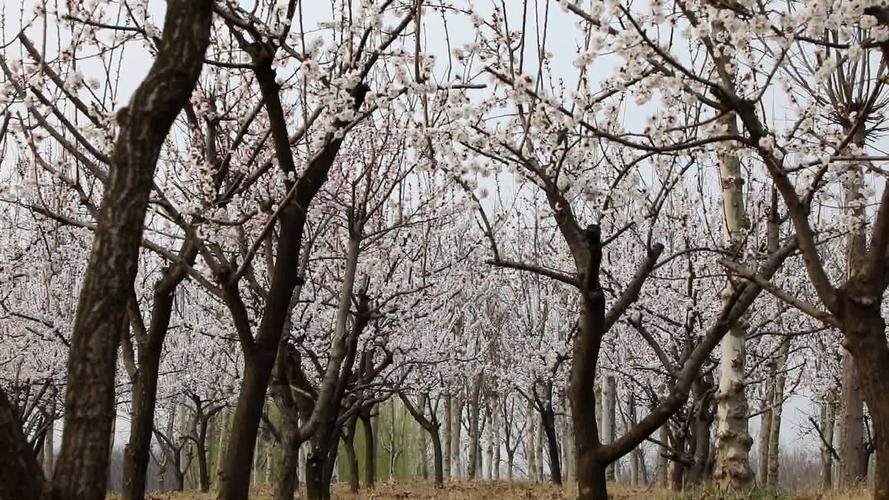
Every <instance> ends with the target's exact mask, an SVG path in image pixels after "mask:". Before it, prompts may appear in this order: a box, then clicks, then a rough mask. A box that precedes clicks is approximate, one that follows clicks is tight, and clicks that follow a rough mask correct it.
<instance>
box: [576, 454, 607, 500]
mask: <svg viewBox="0 0 889 500" xmlns="http://www.w3.org/2000/svg"><path fill="white" fill-rule="evenodd" d="M606 468H607V466H606V465H605V464H602V463H599V462H596V461H595V460H593V457H592V453H579V454H578V455H577V488H578V489H577V499H578V500H608V482H607V480H606V479H605V469H606Z"/></svg>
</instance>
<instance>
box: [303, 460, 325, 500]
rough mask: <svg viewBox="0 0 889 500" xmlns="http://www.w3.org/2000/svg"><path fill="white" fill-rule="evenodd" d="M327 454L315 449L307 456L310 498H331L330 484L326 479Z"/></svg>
mask: <svg viewBox="0 0 889 500" xmlns="http://www.w3.org/2000/svg"><path fill="white" fill-rule="evenodd" d="M326 459H327V456H326V454H323V456H322V454H316V452H315V451H314V450H313V451H312V453H311V454H309V456H308V457H307V458H306V472H305V476H306V478H305V483H306V498H308V499H309V500H330V484H329V483H328V482H327V481H325V477H324V476H325V474H324V462H325V461H326Z"/></svg>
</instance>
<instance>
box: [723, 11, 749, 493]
mask: <svg viewBox="0 0 889 500" xmlns="http://www.w3.org/2000/svg"><path fill="white" fill-rule="evenodd" d="M719 29H722V28H721V27H720V28H719ZM723 64H725V61H723ZM721 122H722V124H723V125H724V126H725V127H726V132H727V133H729V134H732V133H737V132H738V125H737V118H736V116H735V114H734V113H726V114H725V116H724V117H723V118H722V119H721ZM719 176H720V183H721V185H722V207H723V213H724V215H725V219H724V222H725V226H724V233H725V240H726V246H727V248H728V251H729V252H731V253H732V254H736V255H742V252H741V250H742V248H743V245H744V239H745V233H746V229H747V226H748V224H747V217H746V214H745V206H744V192H743V185H744V178H743V175H742V172H741V162H740V160H738V157H737V156H735V155H734V154H733V153H731V152H730V151H724V152H721V153H720V154H719ZM734 286H735V285H734V284H732V283H727V284H726V288H725V291H724V293H723V300H728V297H729V296H730V295H731V292H732V291H733V290H732V289H733V287H734ZM746 333H747V332H746V328H745V327H744V320H739V321H738V322H737V323H736V324H735V325H734V326H733V327H732V328H731V329H730V330H729V333H728V335H725V336H724V337H723V338H722V341H721V343H720V350H721V357H720V360H719V384H718V391H717V393H716V464H715V466H716V469H715V471H714V479H715V480H716V482H717V484H718V485H719V487H720V488H721V489H722V490H724V491H725V490H734V491H737V490H743V489H746V488H749V487H750V485H751V483H752V480H753V471H752V470H751V469H750V447H751V445H752V444H753V439H752V438H751V437H750V434H749V433H748V431H747V408H748V406H747V395H746V394H745V392H744V387H745V383H744V366H745V361H746V360H745V356H746V346H745V336H746Z"/></svg>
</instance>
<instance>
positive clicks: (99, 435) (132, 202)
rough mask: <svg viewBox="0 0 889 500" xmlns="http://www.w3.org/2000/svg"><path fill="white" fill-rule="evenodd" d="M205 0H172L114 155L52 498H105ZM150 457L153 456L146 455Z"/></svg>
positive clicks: (198, 56) (197, 61)
mask: <svg viewBox="0 0 889 500" xmlns="http://www.w3.org/2000/svg"><path fill="white" fill-rule="evenodd" d="M211 4H212V2H210V1H209V0H200V1H191V0H170V1H169V2H167V12H166V16H165V19H164V33H163V39H162V42H161V45H160V51H159V52H158V55H157V58H156V59H155V61H154V63H153V64H152V66H151V69H150V70H149V72H148V75H147V76H146V77H145V80H143V82H142V83H141V84H140V85H139V87H138V88H137V89H136V91H135V93H134V94H133V97H132V98H131V100H130V103H129V105H128V106H127V107H125V108H123V109H121V110H120V111H119V112H118V123H119V124H120V130H119V132H118V135H117V140H116V143H115V145H114V151H113V153H112V155H111V167H110V170H109V176H108V180H107V182H106V184H105V186H104V196H103V199H102V205H101V208H100V209H99V216H98V220H97V221H96V229H95V231H94V237H93V245H92V250H91V253H90V258H89V262H88V264H87V269H86V272H85V277H84V280H83V284H82V287H81V291H80V299H79V302H78V306H77V317H76V319H75V322H74V329H73V332H72V335H71V347H70V351H69V356H68V377H67V379H68V380H70V381H76V382H77V383H71V384H68V385H67V388H66V394H65V423H64V431H63V434H62V449H61V452H60V453H59V457H58V460H57V463H56V467H55V473H54V475H53V484H52V493H51V496H52V497H53V498H58V499H70V498H79V499H84V500H103V499H104V498H105V494H106V486H107V480H108V463H109V457H110V436H111V429H112V426H113V424H114V404H115V377H116V367H117V350H118V345H119V342H120V339H121V338H122V337H123V336H124V335H126V333H127V321H126V314H127V301H128V300H129V299H130V297H131V295H132V287H133V280H134V279H135V277H136V269H137V266H138V257H139V248H140V246H141V244H142V231H143V226H144V222H145V213H146V211H147V207H148V195H149V193H150V192H151V189H152V180H153V179H154V172H155V167H156V164H157V159H158V156H159V154H160V150H161V147H162V146H163V144H164V141H165V140H166V137H167V133H168V132H169V130H170V127H171V126H172V125H173V122H174V120H175V119H176V116H177V115H178V114H179V112H180V111H181V109H182V107H183V106H184V105H185V104H186V103H187V102H188V99H189V97H191V93H192V89H193V88H194V85H195V82H196V81H197V78H198V76H199V75H200V72H201V67H202V66H203V61H204V57H203V56H204V52H205V51H206V49H207V45H208V44H209V39H210V24H211V17H212V11H211ZM146 466H147V461H146Z"/></svg>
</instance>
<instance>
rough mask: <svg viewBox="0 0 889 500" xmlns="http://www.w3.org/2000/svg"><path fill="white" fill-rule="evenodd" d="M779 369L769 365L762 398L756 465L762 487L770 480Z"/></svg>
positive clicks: (771, 363) (771, 364)
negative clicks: (776, 385) (773, 415)
mask: <svg viewBox="0 0 889 500" xmlns="http://www.w3.org/2000/svg"><path fill="white" fill-rule="evenodd" d="M776 372H777V367H776V366H775V363H774V361H772V362H770V363H769V368H768V377H767V379H766V380H768V383H767V384H766V385H767V387H766V388H765V391H766V393H765V396H764V397H763V398H762V406H763V409H762V413H761V414H760V417H759V422H760V424H759V450H758V451H759V456H758V458H757V464H756V477H757V479H758V480H759V484H760V485H761V486H765V485H767V484H768V482H769V480H768V477H769V443H771V441H772V403H773V402H774V401H775V377H776V376H777V373H776Z"/></svg>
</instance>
